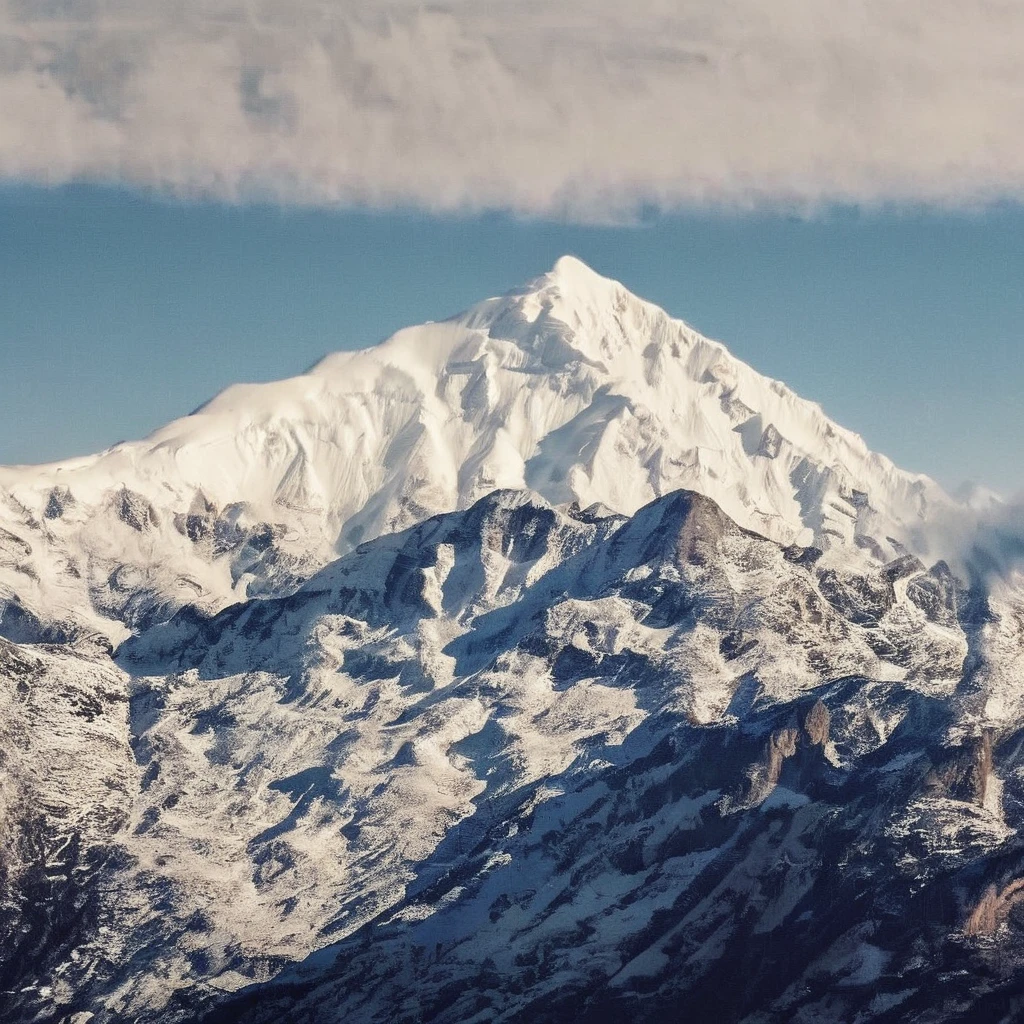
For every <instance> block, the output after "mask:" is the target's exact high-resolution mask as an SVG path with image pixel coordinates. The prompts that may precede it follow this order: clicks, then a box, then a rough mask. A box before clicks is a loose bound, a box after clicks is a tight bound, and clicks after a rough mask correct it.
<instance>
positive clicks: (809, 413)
mask: <svg viewBox="0 0 1024 1024" xmlns="http://www.w3.org/2000/svg"><path fill="white" fill-rule="evenodd" d="M496 488H529V489H530V490H532V491H534V492H536V493H537V494H539V495H541V496H542V497H544V498H545V499H546V500H548V501H550V502H553V503H555V504H559V503H565V502H569V501H576V502H578V503H579V504H580V505H581V507H584V508H585V507H588V506H590V505H592V504H594V503H601V504H602V505H605V506H607V507H608V508H610V509H612V510H614V511H616V512H620V513H623V514H627V515H628V514H631V513H632V512H635V511H636V509H638V508H639V507H640V506H641V505H643V504H645V503H646V502H648V501H650V500H652V499H654V498H656V497H659V496H661V495H664V494H667V493H669V492H670V491H672V490H675V489H677V488H691V489H693V490H697V491H699V492H701V493H703V494H706V495H708V496H709V497H711V498H713V499H714V500H715V501H716V502H718V504H719V505H720V506H721V507H722V508H723V509H724V510H725V511H726V512H727V513H728V514H729V515H730V516H731V517H732V518H734V519H735V520H736V521H737V522H738V523H741V524H742V525H744V526H746V527H749V528H750V529H754V530H757V531H758V532H760V533H762V534H764V535H765V536H768V537H772V538H774V539H777V540H780V541H782V542H784V543H793V542H798V543H815V544H817V545H818V546H821V547H829V546H831V545H833V544H835V543H841V544H843V545H847V546H849V544H850V543H851V542H856V543H858V544H861V545H864V546H865V547H866V548H869V549H871V550H873V551H875V553H876V554H878V553H879V552H882V553H884V554H883V556H884V555H889V556H892V555H893V554H895V553H896V552H897V551H899V550H902V548H901V547H900V546H901V545H905V546H906V547H907V548H909V549H910V550H913V551H916V552H919V553H922V554H925V555H927V554H928V553H929V552H928V547H929V544H930V543H931V544H932V545H934V540H931V541H930V540H929V539H928V538H927V537H926V536H925V535H924V533H923V532H922V526H923V524H924V521H925V517H926V516H927V515H928V513H929V510H930V509H931V508H932V507H933V506H935V505H937V504H938V505H943V504H946V503H948V501H949V499H947V498H946V497H945V496H944V495H943V494H942V492H941V490H940V489H939V488H938V487H937V486H936V485H935V484H934V483H933V482H932V481H930V480H928V479H927V478H926V477H923V476H919V475H913V474H908V473H904V472H901V471H900V470H898V469H897V468H896V467H895V466H893V464H892V463H891V462H890V461H889V460H888V459H886V458H884V457H882V456H880V455H876V454H874V453H872V452H870V451H869V450H868V449H867V447H866V446H865V445H864V443H863V441H862V440H861V439H860V438H859V437H858V436H857V435H855V434H852V433H850V432H849V431H847V430H844V429H842V428H841V427H839V426H837V425H836V424H834V423H832V422H831V421H830V420H829V419H828V418H827V417H826V416H825V415H824V414H823V412H822V411H821V409H820V408H819V407H818V406H817V405H814V404H812V403H810V402H806V401H804V400H802V399H800V398H798V397H797V396H796V395H795V394H793V393H792V392H791V391H790V390H789V389H788V388H786V387H785V385H783V384H780V383H778V382H776V381H772V380H768V379H767V378H765V377H762V376H760V375H759V374H757V373H756V372H754V371H753V370H751V369H750V368H749V367H748V366H746V365H744V364H743V363H741V362H740V361H738V360H736V359H734V358H733V357H732V356H731V355H730V354H729V353H728V352H727V351H726V350H725V348H723V347H722V346H721V345H720V344H718V343H716V342H712V341H709V340H707V339H706V338H703V337H701V336H700V335H699V334H697V333H696V332H695V331H693V330H691V329H690V328H689V327H687V326H686V325H685V324H683V323H682V322H680V321H678V320H673V319H671V318H670V317H668V316H667V315H666V314H665V313H664V312H663V311H662V310H660V309H658V308H656V307H654V306H652V305H650V304H648V303H646V302H643V301H642V300H640V299H638V298H636V297H635V296H633V295H631V294H630V293H629V292H628V291H626V289H625V288H623V287H622V286H621V285H619V284H617V283H616V282H613V281H610V280H607V279H605V278H602V277H600V276H598V275H597V274H595V273H594V272H593V271H592V270H590V269H589V268H587V267H586V266H584V265H583V264H582V263H580V262H579V261H578V260H576V259H573V258H571V257H565V258H563V259H561V260H559V261H558V263H557V264H556V265H555V267H554V269H553V270H552V271H551V272H550V273H548V274H545V275H544V276H543V277H540V278H538V279H537V280H535V281H533V282H531V283H530V284H528V285H527V286H526V287H524V288H522V289H519V290H517V291H515V292H512V293H510V294H509V295H506V296H503V297H501V298H497V299H490V300H488V301H486V302H483V303H481V304H479V305H478V306H475V307H473V308H472V309H470V310H469V311H467V312H466V313H464V314H462V315H460V316H457V317H454V318H453V319H451V320H448V321H445V322H443V323H433V324H425V325H422V326H420V327H414V328H410V329H408V330H405V331H401V332H399V333H398V334H396V335H395V336H394V337H392V338H390V339H388V340H387V341H385V342H384V343H383V344H380V345H377V346H375V347H373V348H369V349H364V350H361V351H357V352H342V353H337V354H335V355H332V356H328V357H327V358H326V359H324V360H323V361H322V362H321V363H319V364H318V365H317V366H315V367H314V368H313V369H312V370H311V371H310V372H309V373H307V374H305V375H304V376H301V377H296V378H294V379H291V380H287V381H281V382H278V383H273V384H261V385H239V386H236V387H233V388H229V389H228V390H227V391H225V392H224V393H223V394H221V395H219V396H218V397H217V398H215V399H214V400H213V401H212V402H210V403H209V404H208V405H206V406H204V407H203V408H202V409H200V410H199V411H197V412H196V413H194V414H193V415H191V416H187V417H185V418H184V419H181V420H177V421H175V422H174V423H171V424H170V425H169V426H167V427H164V428H163V429H162V430H159V431H157V432H156V433H155V434H154V435H152V436H151V437H150V438H148V439H147V440H145V441H142V442H135V443H130V444H120V445H117V446H115V447H114V448H111V449H109V450H108V451H105V452H102V453H101V454H99V455H96V456H93V457H90V458H85V459H75V460H73V461H70V462H66V463H59V464H55V465H52V466H47V467H29V468H22V467H18V468H11V469H4V470H0V493H2V495H3V499H4V500H3V503H2V505H0V528H2V529H3V531H4V532H3V533H2V534H0V558H2V560H3V565H2V569H0V600H4V599H7V600H11V601H16V604H14V606H13V607H12V608H11V610H10V611H9V612H8V616H7V617H9V618H10V617H15V616H18V617H20V618H21V619H23V620H24V622H23V626H22V632H21V633H20V634H19V635H21V636H30V635H32V626H31V624H32V623H34V622H36V620H38V621H39V622H43V623H45V624H46V625H48V626H50V630H49V633H47V632H46V630H45V629H44V630H42V631H41V632H40V631H39V630H38V628H36V632H37V633H38V635H40V636H54V635H57V636H61V635H66V634H68V633H69V632H74V631H75V630H76V629H81V628H83V627H87V628H91V629H94V630H96V631H99V632H101V633H103V634H104V635H106V636H108V637H109V638H110V639H111V640H113V641H114V642H117V641H119V640H121V639H123V638H124V637H125V636H126V635H127V634H128V632H129V631H131V630H133V629H136V628H138V627H139V626H142V625H145V624H147V623H149V622H152V621H156V620H158V619H160V618H163V617H166V616H167V615H168V614H170V613H171V612H172V611H173V610H174V609H175V608H177V607H180V606H182V605H195V606H197V607H201V608H204V609H206V610H208V611H215V610H218V609H219V608H222V607H224V606H225V605H226V604H229V603H231V602H233V601H237V600H239V599H242V598H244V597H246V596H247V595H248V596H266V595H272V594H277V593H283V592H286V591H287V590H288V589H289V588H292V587H294V586H295V585H296V584H297V583H298V582H299V581H300V580H301V579H303V578H305V577H306V576H307V575H309V573H310V572H312V571H314V570H315V569H316V568H319V567H320V566H322V565H323V564H325V563H326V562H327V561H329V560H330V559H331V558H333V557H336V555H337V554H338V553H342V552H344V551H346V550H349V549H351V548H352V547H353V546H354V545H356V544H358V543H359V542H360V541H362V540H364V539H369V538H372V537H376V536H379V535H380V534H382V533H386V532H389V531H392V530H399V529H404V528H405V527H407V526H409V525H411V524H413V523H415V522H418V521H420V520H422V519H423V518H425V517H426V516H429V515H433V514H435V513H438V512H446V511H452V510H455V509H459V508H466V507H468V506H469V505H471V504H472V503H473V502H474V501H476V500H477V499H478V498H480V497H482V496H483V495H485V494H487V493H488V492H490V491H492V490H495V489H496ZM9 628H13V627H9Z"/></svg>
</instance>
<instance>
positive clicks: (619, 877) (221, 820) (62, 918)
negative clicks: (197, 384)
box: [0, 258, 1024, 1024]
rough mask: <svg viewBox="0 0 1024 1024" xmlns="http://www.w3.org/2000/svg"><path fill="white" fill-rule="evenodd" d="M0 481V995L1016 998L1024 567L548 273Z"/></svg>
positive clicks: (951, 1015) (425, 1014)
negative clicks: (963, 541) (986, 552)
mask: <svg viewBox="0 0 1024 1024" xmlns="http://www.w3.org/2000/svg"><path fill="white" fill-rule="evenodd" d="M0 488H2V492H0V493H2V499H3V504H2V510H0V514H2V521H3V525H2V532H0V607H2V614H0V736H2V737H3V743H2V746H0V816H2V820H3V822H4V825H5V834H6V836H7V837H8V842H7V844H6V848H5V851H4V852H3V853H2V854H0V1009H2V1015H3V1017H4V1019H5V1020H11V1021H69V1022H73V1024H86V1022H93V1024H108V1022H116V1021H127V1020H130V1021H149V1022H153V1024H171V1022H178V1021H193V1020H197V1019H201V1018H204V1017H206V1018H208V1019H209V1020H210V1021H266V1022H271V1021H273V1022H292V1021H294V1022H299V1021H303V1022H305V1021H318V1022H324V1024H342V1022H344V1024H362V1022H366V1024H369V1022H382V1024H383V1022H387V1024H392V1022H404V1021H409V1022H413V1021H437V1022H442V1021H444V1022H452V1024H455V1022H459V1024H461V1022H467V1021H480V1022H484V1021H498V1020H501V1021H527V1020H529V1021H534V1022H536V1021H547V1022H567V1021H592V1022H597V1021H605V1020H622V1019H627V1020H635V1021H666V1020H674V1019H676V1018H677V1015H678V1008H679V1007H680V1006H686V1007H688V1008H689V1010H688V1012H689V1013H690V1019H693V1020H700V1021H703V1020H716V1021H739V1020H744V1021H748V1022H750V1024H755V1022H757V1024H767V1022H771V1021H783V1020H785V1021H791V1020H800V1021H807V1022H812V1021H820V1022H833V1021H836V1020H844V1021H845V1020H850V1021H853V1020H858V1021H915V1022H917V1021H936V1022H938V1021H952V1020H961V1019H964V1020H968V1019H979V1020H980V1019H986V1020H987V1019H993V1020H994V1019H1001V1018H1000V1015H1003V1017H1005V1015H1006V1014H1007V1013H1013V1012H1016V1009H1017V1007H1018V1004H1017V1003H1016V1002H1015V1000H1016V999H1017V993H1018V992H1019V991H1021V988H1020V985H1021V981H1022V979H1024V973H1022V967H1021V965H1022V964H1024V958H1022V953H1024V945H1022V944H1021V942H1020V939H1019V935H1018V931H1017V929H1018V927H1019V926H1020V923H1018V916H1019V914H1020V912H1021V905H1020V896H1019V893H1021V892H1024V844H1022V843H1021V841H1020V838H1019V830H1020V827H1021V824H1022V821H1024V761H1022V757H1021V751H1022V750H1024V747H1022V745H1021V737H1022V736H1024V689H1022V687H1021V680H1022V679H1024V575H1022V573H1021V571H1020V569H1019V567H1015V565H1014V562H1013V559H1012V558H1008V559H1002V558H1000V559H997V558H996V557H995V556H982V555H981V554H976V555H970V554H969V553H968V554H967V555H965V556H963V557H960V558H958V559H955V560H954V559H953V557H952V556H953V555H954V554H955V553H956V552H955V551H954V549H953V548H952V546H951V545H953V543H954V541H955V540H956V538H957V537H964V536H969V535H970V533H969V531H970V529H971V524H972V522H973V518H972V517H977V516H978V515H981V514H983V512H979V511H978V510H976V509H972V508H971V507H969V506H968V505H966V504H962V503H957V502H954V501H953V500H952V499H950V498H948V497H947V496H945V495H944V494H943V493H942V491H941V490H940V488H938V486H937V485H935V484H934V483H933V482H931V481H929V480H928V479H927V478H925V477H921V476H915V475H912V474H907V473H904V472H902V471H900V470H898V469H897V468H896V467H894V466H893V465H892V464H891V463H890V462H889V461H888V460H886V459H885V458H883V457H881V456H879V455H875V454H873V453H871V452H869V451H868V450H867V449H866V447H865V445H864V444H863V442H862V441H861V440H860V439H859V438H858V437H857V436H856V435H854V434H851V433H849V432H848V431H846V430H843V429H842V428H840V427H838V426H836V425H835V424H833V423H831V422H830V421H829V420H828V419H827V418H826V417H825V415H824V414H823V413H822V411H821V409H820V408H819V407H818V406H816V405H813V404H812V403H809V402H805V401H803V400H802V399H800V398H798V397H797V396H795V395H794V394H792V392H790V391H789V390H788V389H787V388H786V387H785V386H783V385H781V384H779V383H777V382H774V381H769V380H767V379H765V378H763V377H761V376H759V375H758V374H757V373H755V372H754V371H753V370H751V369H750V368H749V367H746V366H745V365H743V364H742V363H740V362H738V361H737V360H735V359H734V358H733V357H732V356H730V355H729V354H728V352H727V351H726V350H725V349H724V348H723V347H722V346H721V345H719V344H718V343H716V342H711V341H708V340H707V339H705V338H702V337H701V336H700V335H698V334H696V333H695V332H693V331H692V330H691V329H690V328H688V327H687V326H685V325H684V324H682V323H680V322H679V321H674V320H672V319H670V318H669V317H668V316H667V315H666V314H665V313H663V312H662V311H660V310H658V309H656V308H655V307H653V306H651V305H649V304H647V303H644V302H643V301H641V300H639V299H637V298H636V297H634V296H632V295H630V294H629V293H628V292H627V291H626V290H625V289H624V288H623V287H622V286H621V285H618V284H616V283H615V282H612V281H608V280H606V279H604V278H601V277H599V276H598V275H596V274H595V273H593V272H592V271H590V270H589V269H588V268H586V267H584V266H583V265H582V264H580V263H579V262H578V261H576V260H573V259H571V258H565V259H563V260H560V261H559V263H558V264H557V265H556V266H555V268H554V269H553V270H552V271H551V272H550V273H549V274H547V275H544V276H543V277H541V278H538V279H537V280H535V281H533V282H531V283H530V284H529V285H527V286H526V287H524V288H522V289H519V290H517V291H515V292H512V293H510V294H509V295H506V296H504V297H501V298H497V299H490V300H487V301H486V302H483V303H481V304H480V305H478V306H476V307H474V308H473V309H471V310H469V311H468V312H466V313H464V314H462V315H460V316H458V317H455V318H453V319H452V320H450V321H446V322H444V323H438V324H428V325H424V326H421V327H416V328H411V329H409V330H407V331H403V332H400V333H399V334H397V335H396V336H394V337H393V338H391V339H389V340H388V341H386V342H384V343H382V344H381V345H379V346H376V347H374V348H370V349H366V350H363V351H359V352H349V353H340V354H337V355H333V356H330V357H328V358H327V359H325V360H324V361H323V362H321V363H320V364H318V365H317V366H316V367H314V368H313V369H312V370H311V371H310V372H309V373H307V374H306V375H304V376H301V377H297V378H294V379H293V380H289V381H284V382H280V383H276V384H267V385H245V386H239V387H236V388H232V389H229V390H228V391H227V392H225V393H224V394H222V395H221V396H219V397H218V398H216V399H214V400H213V401H212V402H211V403H209V404H208V405H207V406H205V407H203V408H202V409H201V410H199V411H198V412H196V413H194V414H193V415H191V416H188V417H185V418H184V419H182V420H179V421H176V422H175V423H172V424H170V425H169V426H168V427H165V428H164V429H162V430H160V431H158V432H157V433H156V434H154V435H153V436H152V437H150V438H149V439H147V440H146V441H143V442H138V443H133V444H124V445H119V446H117V447H115V448H113V449H110V450H109V451H107V452H104V453H101V454H99V455H97V456H94V457H91V458H87V459H77V460H74V461H72V462H68V463H62V464H58V465H53V466H44V467H15V468H9V469H4V470H0ZM990 506H991V503H990V502H987V503H986V504H985V508H986V509H988V508H989V507H990ZM978 536H981V534H980V533H979V534H978ZM1007 549H1008V546H1007V544H1006V543H1003V541H1000V545H999V546H998V552H1000V553H1002V552H1004V551H1005V550H1007ZM943 555H948V556H949V560H942V558H940V557H939V556H943ZM1022 923H1024V922H1022ZM979 1015H980V1016H979ZM1010 1019H1012V1018H1010Z"/></svg>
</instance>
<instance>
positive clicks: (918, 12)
mask: <svg viewBox="0 0 1024 1024" xmlns="http://www.w3.org/2000/svg"><path fill="white" fill-rule="evenodd" d="M1022 50H1024V4H1021V3H1019V2H1018V0H972V2H970V3H964V2H963V0H955V2H954V0H828V2H823V0H690V2H681V0H629V2H628V3H623V2H621V0H616V2H612V0H557V2H556V0H549V2H541V0H437V2H433V3H431V4H430V5H429V6H428V5H424V4H419V3H413V2H411V0H363V2H359V0H335V2H333V3H331V2H327V0H237V2H232V0H161V2H159V3H157V2H154V0H0V175H2V176H5V177H8V178H18V179H28V180H33V181H44V182H59V181H66V180H72V179H89V180H116V181H120V182H127V183H131V184H134V185H139V186H142V187H146V188H156V189H159V190H164V191H168V192H171V193H175V194H181V195H204V196H216V197H221V198H226V199H229V200H234V199H246V198H252V197H269V198H273V199H278V200H281V201H284V202H302V203H324V204H333V203H366V204H370V205H380V206H390V205H396V204H413V205H417V206H423V207H427V208H430V209H438V210H451V209H480V208H502V209H511V210H515V211H518V212H522V213H528V214H555V215H562V216H570V217H581V218H590V217H595V218H606V217H614V216H623V215H625V216H628V215H629V214H630V213H632V212H634V211H635V210H636V209H637V208H638V207H640V206H643V205H650V206H654V207H657V208H661V209H669V208H674V207H680V206H689V205H701V204H713V205H724V206H732V205H740V206H748V205H754V206H756V205H763V204H771V205H784V206H795V207H806V206H812V207H813V206H815V205H816V204H819V203H823V202H836V201H838V202H855V203H866V204H874V203H884V202H890V201H894V202H903V201H909V202H914V203H926V204H936V205H953V206H969V205H972V204H976V203H983V202H987V201H991V200H995V199H1000V198H1012V199H1021V198H1024V136H1022V134H1021V126H1022V125H1024V61H1021V59H1020V53H1021V52H1022Z"/></svg>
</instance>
